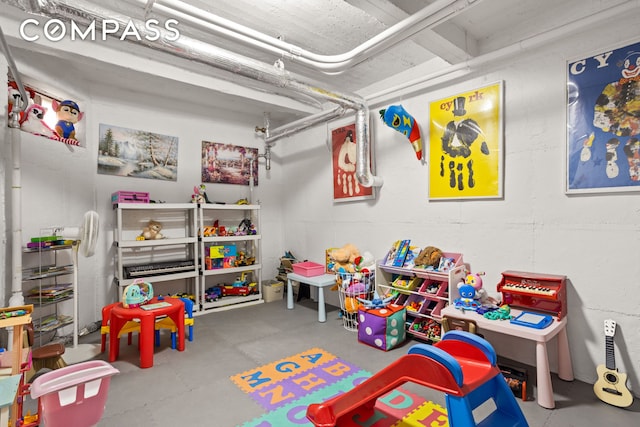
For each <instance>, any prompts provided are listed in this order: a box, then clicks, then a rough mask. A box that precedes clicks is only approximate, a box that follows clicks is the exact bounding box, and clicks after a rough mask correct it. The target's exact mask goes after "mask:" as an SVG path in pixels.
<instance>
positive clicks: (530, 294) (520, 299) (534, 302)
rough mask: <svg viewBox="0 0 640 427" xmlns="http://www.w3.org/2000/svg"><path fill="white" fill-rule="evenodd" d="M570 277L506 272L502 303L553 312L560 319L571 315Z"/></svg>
mask: <svg viewBox="0 0 640 427" xmlns="http://www.w3.org/2000/svg"><path fill="white" fill-rule="evenodd" d="M566 279H567V278H566V276H561V275H552V274H538V273H525V272H522V271H505V272H503V273H502V280H501V281H500V283H498V292H500V293H501V294H502V304H508V305H509V306H510V307H511V308H520V309H523V310H524V311H529V310H531V311H535V312H542V313H546V314H550V315H552V316H556V317H557V318H558V320H560V319H562V318H563V317H564V316H566V315H567V289H566Z"/></svg>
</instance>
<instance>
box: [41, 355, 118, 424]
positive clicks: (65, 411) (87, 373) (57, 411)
mask: <svg viewBox="0 0 640 427" xmlns="http://www.w3.org/2000/svg"><path fill="white" fill-rule="evenodd" d="M119 372H120V371H118V370H117V369H116V368H114V367H113V366H111V365H110V364H109V363H107V362H105V361H102V360H90V361H88V362H82V363H78V364H75V365H71V366H67V367H64V368H61V369H56V370H55V371H51V372H47V373H46V374H43V375H41V376H39V377H37V378H36V379H35V380H34V381H33V384H31V397H32V398H33V399H38V398H40V403H39V405H40V417H41V418H42V420H41V421H42V422H43V423H44V425H45V426H46V427H85V426H87V427H88V426H94V425H96V424H98V422H99V421H100V418H102V414H103V413H104V408H105V404H106V402H107V392H108V391H109V383H110V381H111V376H112V375H115V374H118V373H119ZM42 422H41V424H42Z"/></svg>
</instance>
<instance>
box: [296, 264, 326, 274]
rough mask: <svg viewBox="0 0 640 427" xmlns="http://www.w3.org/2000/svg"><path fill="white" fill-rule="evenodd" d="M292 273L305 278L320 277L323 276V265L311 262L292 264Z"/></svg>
mask: <svg viewBox="0 0 640 427" xmlns="http://www.w3.org/2000/svg"><path fill="white" fill-rule="evenodd" d="M293 272H294V273H296V274H299V275H301V276H305V277H313V276H321V275H323V274H324V265H322V264H318V263H317V262H311V261H305V262H297V263H295V264H293Z"/></svg>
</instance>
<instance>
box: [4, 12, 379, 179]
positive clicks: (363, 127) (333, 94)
mask: <svg viewBox="0 0 640 427" xmlns="http://www.w3.org/2000/svg"><path fill="white" fill-rule="evenodd" d="M1 1H3V2H6V0H1ZM33 1H34V3H36V2H37V5H34V6H35V7H33V8H31V9H29V8H25V7H22V6H20V7H21V8H22V10H25V11H26V12H30V13H34V14H40V15H43V16H46V17H49V18H56V19H60V20H61V21H66V22H69V21H71V20H73V21H74V22H75V23H76V24H78V23H82V24H86V25H89V24H90V23H92V22H95V23H96V27H100V25H101V22H102V21H103V20H106V19H108V20H109V22H111V23H115V22H117V23H118V25H119V27H120V28H123V29H124V28H127V26H128V25H129V26H130V25H134V26H135V27H136V30H137V31H138V34H139V35H140V38H139V39H138V38H136V41H134V43H137V44H141V45H144V46H147V47H149V48H152V49H155V50H159V51H163V52H166V53H169V54H171V55H174V56H178V57H182V58H185V59H189V60H191V61H197V62H200V63H203V64H206V65H211V66H213V67H216V68H218V69H221V70H225V71H229V72H231V73H234V74H237V75H240V76H243V77H247V78H250V79H253V80H257V81H260V82H264V83H267V84H270V85H272V86H276V87H280V88H286V89H289V90H292V91H294V92H296V93H299V94H303V95H309V96H312V97H314V98H316V99H321V100H325V101H329V102H332V103H334V104H338V105H340V106H342V107H345V108H349V109H353V110H356V112H357V111H358V110H360V109H364V110H366V109H367V108H368V107H367V104H366V102H365V100H364V99H363V98H361V97H360V96H358V95H347V94H343V93H339V92H337V91H333V90H328V89H323V88H321V87H319V85H318V84H315V83H312V82H305V81H302V79H300V78H296V77H294V76H293V75H292V74H291V73H289V72H288V71H286V70H284V69H282V68H280V67H274V66H271V65H268V64H265V63H263V62H260V61H256V60H253V59H250V58H246V57H243V56H240V55H237V54H235V53H233V52H230V51H227V50H225V49H221V48H218V47H216V46H213V45H211V44H208V43H205V42H202V41H199V40H195V39H192V38H189V37H186V36H180V37H178V38H177V40H173V38H174V37H171V36H173V35H172V34H169V33H168V32H167V31H166V30H164V29H160V28H155V29H154V30H155V31H158V32H159V33H160V37H159V38H158V37H157V34H156V33H155V32H152V31H149V29H147V28H146V27H145V24H144V22H142V21H140V20H138V19H135V18H132V17H129V16H124V15H121V14H118V13H116V12H115V11H112V10H109V9H105V8H102V7H100V6H96V5H93V4H91V3H88V2H87V1H83V0H62V1H60V0H33ZM366 115H368V111H367V114H366ZM366 115H365V114H356V131H358V129H359V132H358V133H359V135H362V137H361V138H359V140H358V141H356V150H357V152H360V151H366V153H361V156H362V158H364V159H366V162H367V164H364V165H359V166H358V167H359V168H362V170H363V172H362V174H361V175H362V176H363V181H362V185H363V186H367V184H368V183H373V185H376V186H381V185H382V183H383V181H382V179H381V178H379V177H373V176H371V165H370V157H371V152H370V151H369V150H370V144H369V132H368V126H369V124H368V123H362V122H361V121H360V119H359V117H364V116H366ZM366 171H368V175H367V172H366ZM365 175H367V176H365Z"/></svg>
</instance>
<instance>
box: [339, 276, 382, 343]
mask: <svg viewBox="0 0 640 427" xmlns="http://www.w3.org/2000/svg"><path fill="white" fill-rule="evenodd" d="M336 283H337V285H338V295H339V297H340V313H341V316H342V323H343V325H344V328H345V329H346V330H347V331H357V330H358V306H359V305H360V302H359V301H358V300H357V298H361V299H365V300H371V299H373V294H374V292H375V288H376V285H375V273H374V272H364V273H359V272H358V273H336Z"/></svg>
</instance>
